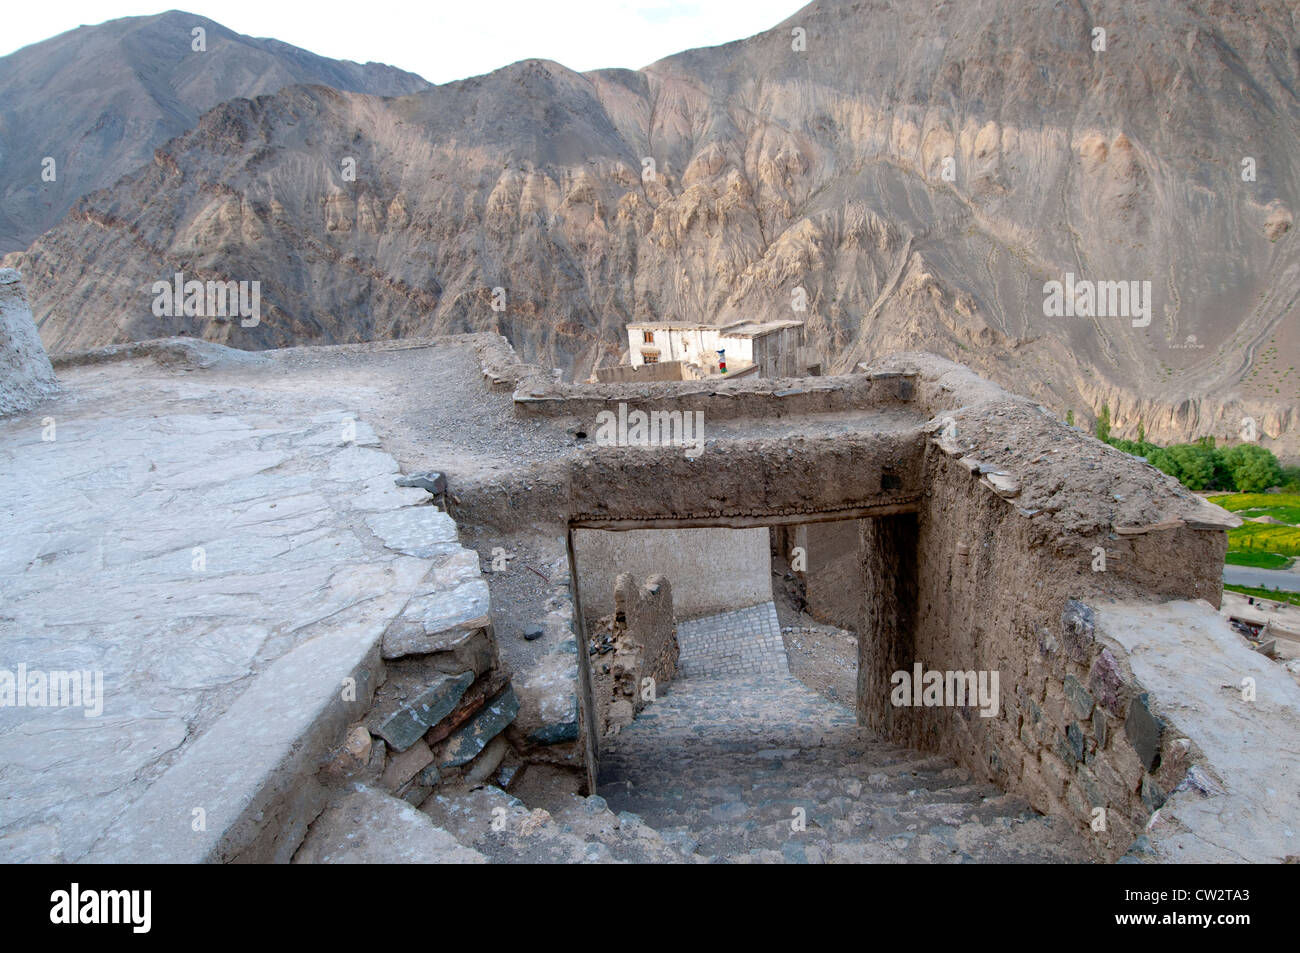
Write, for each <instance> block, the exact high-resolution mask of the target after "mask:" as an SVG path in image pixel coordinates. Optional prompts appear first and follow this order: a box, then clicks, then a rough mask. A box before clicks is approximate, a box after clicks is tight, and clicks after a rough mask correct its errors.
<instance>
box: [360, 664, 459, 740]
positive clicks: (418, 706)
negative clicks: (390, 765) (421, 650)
mask: <svg viewBox="0 0 1300 953" xmlns="http://www.w3.org/2000/svg"><path fill="white" fill-rule="evenodd" d="M473 681H474V673H473V672H464V673H462V674H460V675H440V676H438V677H437V678H435V679H434V680H433V683H432V684H430V685H429V686H428V687H427V688H425V689H424V690H423V691H422V692H420V693H419V694H417V695H416V696H415V697H414V698H412V699H411V700H410V701H407V702H403V703H401V704H400V705H399V706H398V708H397V710H396V711H395V712H393V713H392V714H391V715H389V716H388V717H386V718H384V719H383V720H382V721H381V723H380V724H379V726H378V728H377V729H376V732H375V733H376V734H378V735H379V736H380V737H381V738H383V739H384V740H385V741H386V742H388V746H389V747H390V748H392V749H394V750H395V751H405V750H406V749H407V748H409V747H411V745H413V744H415V743H416V742H417V741H419V740H420V738H421V737H422V736H423V735H424V733H425V732H426V731H428V730H429V729H430V728H432V727H433V726H434V725H436V724H438V722H440V721H442V720H443V719H444V718H446V717H447V716H448V715H449V714H451V710H452V709H453V708H455V707H456V703H457V702H459V701H460V700H461V698H463V697H464V695H465V689H467V688H469V686H470V684H471V683H472V682H473Z"/></svg>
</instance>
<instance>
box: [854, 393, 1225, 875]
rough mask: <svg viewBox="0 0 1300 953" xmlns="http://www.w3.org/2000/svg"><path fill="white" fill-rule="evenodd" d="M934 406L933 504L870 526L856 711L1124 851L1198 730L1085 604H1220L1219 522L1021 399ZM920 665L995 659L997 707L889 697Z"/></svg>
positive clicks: (944, 667)
mask: <svg viewBox="0 0 1300 953" xmlns="http://www.w3.org/2000/svg"><path fill="white" fill-rule="evenodd" d="M972 377H973V375H972ZM981 383H982V382H981ZM972 384H973V382H972ZM954 385H956V386H954ZM962 386H964V385H963V382H961V381H960V380H957V379H956V378H950V379H949V381H948V386H947V388H946V389H944V388H939V389H936V391H935V392H934V393H935V394H936V395H937V396H938V395H941V396H942V398H943V399H944V400H948V401H952V402H953V403H956V402H958V401H963V397H967V396H974V395H963V394H962V393H961V388H962ZM975 386H978V385H975ZM1003 396H1005V395H1003ZM963 403H964V402H963ZM935 410H936V412H937V414H936V416H938V417H940V419H941V420H942V419H946V420H947V421H948V424H947V425H946V429H947V430H948V431H949V432H948V433H947V434H941V435H940V436H938V437H936V438H935V439H933V440H932V441H931V442H930V444H929V446H928V449H927V453H926V460H925V473H924V483H925V486H926V488H927V491H926V497H925V501H924V505H923V506H922V507H921V509H920V511H919V512H918V513H917V514H916V515H915V516H911V515H905V516H896V517H888V518H882V519H876V520H864V521H863V523H862V527H863V528H862V537H861V542H862V551H863V554H864V564H863V571H862V579H861V591H862V593H863V605H862V609H861V617H862V622H861V625H860V628H859V631H860V632H862V633H864V637H863V638H862V639H861V640H860V643H859V646H860V649H859V651H860V659H859V696H858V706H859V716H860V720H861V721H862V722H863V723H864V724H866V725H868V726H869V727H871V728H872V729H873V730H874V731H876V732H877V733H879V734H880V735H882V736H883V737H885V738H887V739H888V740H891V741H894V742H897V743H901V744H907V745H910V746H914V747H918V748H921V749H924V750H931V751H938V752H942V753H945V754H948V755H950V756H952V757H955V758H956V759H958V760H959V761H961V762H962V763H964V764H965V765H966V766H967V767H968V768H970V769H971V770H973V771H975V772H977V773H978V774H980V775H982V776H984V777H986V778H989V779H990V780H993V781H995V782H996V783H998V784H999V785H1000V786H1002V787H1004V788H1005V789H1007V790H1009V791H1012V792H1016V793H1019V794H1022V795H1024V796H1025V797H1027V798H1028V799H1029V800H1030V802H1031V803H1032V804H1033V805H1034V807H1035V808H1037V809H1038V810H1040V811H1042V812H1044V813H1048V814H1052V815H1058V816H1065V817H1069V818H1072V819H1073V820H1074V822H1075V823H1076V824H1077V825H1078V826H1079V828H1080V829H1081V830H1082V831H1084V832H1085V833H1086V834H1087V835H1088V842H1089V843H1090V845H1091V846H1092V848H1093V850H1094V853H1095V855H1096V856H1097V857H1099V858H1101V859H1108V860H1109V859H1114V858H1115V857H1117V856H1118V855H1120V854H1122V853H1124V852H1125V851H1127V850H1128V849H1129V848H1130V846H1131V845H1132V844H1133V842H1134V840H1135V838H1136V837H1137V836H1138V835H1139V834H1140V833H1141V832H1142V831H1143V829H1144V827H1145V825H1146V823H1147V821H1148V819H1149V818H1150V816H1151V814H1152V812H1153V811H1155V810H1157V809H1158V808H1159V807H1160V805H1161V804H1162V803H1163V800H1164V798H1165V796H1166V793H1167V792H1168V791H1170V790H1172V789H1173V788H1174V787H1176V786H1177V785H1178V784H1179V783H1180V782H1181V781H1182V780H1183V776H1184V775H1185V774H1186V773H1187V770H1188V768H1189V765H1190V763H1191V761H1190V754H1189V751H1190V746H1189V742H1188V741H1187V739H1186V738H1185V736H1183V735H1182V734H1181V733H1180V732H1179V731H1178V730H1177V728H1175V727H1174V726H1173V725H1172V723H1171V720H1170V718H1169V716H1168V714H1167V713H1164V712H1162V711H1160V710H1159V705H1158V703H1157V702H1156V701H1155V700H1153V699H1152V698H1151V697H1150V696H1149V693H1148V692H1147V691H1146V690H1145V689H1144V688H1143V686H1142V685H1141V684H1140V683H1138V682H1137V680H1135V679H1134V678H1133V677H1132V676H1131V674H1130V673H1129V671H1128V668H1127V663H1126V660H1125V658H1124V653H1123V652H1122V651H1121V650H1120V649H1118V648H1117V647H1115V646H1113V645H1108V644H1107V643H1105V642H1104V641H1103V640H1102V639H1100V638H1098V636H1097V632H1096V623H1095V614H1094V609H1093V606H1095V605H1098V604H1100V603H1101V602H1102V601H1109V600H1113V599H1116V598H1125V597H1127V598H1135V599H1139V600H1145V601H1148V602H1151V603H1155V602H1158V601H1161V600H1168V599H1180V598H1181V599H1204V600H1209V601H1210V602H1211V603H1212V604H1214V605H1217V603H1218V600H1219V595H1220V592H1221V588H1220V587H1221V583H1220V582H1219V567H1220V566H1221V565H1222V560H1223V553H1224V551H1225V548H1226V535H1225V533H1224V532H1223V531H1222V529H1223V524H1222V523H1220V524H1218V525H1217V526H1216V525H1215V522H1214V514H1213V513H1211V512H1209V511H1204V510H1201V509H1200V508H1199V503H1198V501H1195V500H1194V498H1189V497H1190V496H1191V495H1190V494H1187V493H1186V492H1185V491H1183V490H1182V488H1181V487H1178V486H1177V485H1176V484H1173V482H1172V481H1169V480H1168V479H1167V478H1164V477H1163V475H1160V474H1158V473H1157V472H1156V471H1154V470H1150V468H1146V467H1144V466H1143V465H1142V464H1141V463H1139V462H1138V461H1136V460H1134V459H1133V458H1129V457H1112V456H1111V455H1110V452H1109V451H1110V448H1106V447H1103V445H1101V444H1100V443H1098V442H1096V441H1093V440H1092V439H1091V438H1087V437H1083V436H1082V435H1079V434H1076V433H1073V432H1071V431H1069V429H1068V428H1066V427H1064V425H1061V424H1059V423H1057V422H1055V421H1054V420H1051V419H1049V418H1047V417H1046V416H1045V415H1042V414H1040V413H1038V412H1037V411H1036V409H1035V408H1034V407H1033V405H1031V404H1029V403H1028V402H1027V401H1026V402H1018V401H1010V402H999V403H997V404H996V405H989V404H987V403H986V404H985V406H983V407H981V406H980V405H979V402H978V401H975V402H973V404H964V406H963V407H962V408H961V409H960V410H954V411H953V413H952V416H946V415H945V414H944V411H945V408H944V407H943V405H942V404H940V405H939V406H938V407H936V408H935ZM954 430H955V434H954V433H953V431H954ZM995 434H996V436H995ZM1072 444H1073V446H1072ZM989 461H992V462H991V463H990V462H989ZM1013 461H1014V462H1013ZM1053 471H1055V472H1053ZM1148 471H1149V472H1148ZM1072 484H1073V486H1072ZM1099 553H1100V554H1104V561H1099V559H1098V554H1099ZM918 664H919V665H920V666H922V670H923V672H927V673H928V672H932V671H938V672H944V673H947V672H974V673H988V675H989V676H991V674H992V673H997V675H998V693H997V694H998V703H997V706H996V710H995V711H991V712H990V717H984V716H982V715H981V712H980V711H979V709H978V708H977V707H974V706H970V705H967V706H954V705H951V704H937V705H927V704H924V703H923V704H920V705H906V704H898V700H899V699H898V698H897V697H894V698H891V692H892V691H893V689H894V688H895V687H896V686H897V683H896V682H894V681H892V679H893V676H894V673H899V672H902V673H908V675H909V676H910V675H911V673H912V672H913V670H914V667H915V666H916V665H918ZM906 681H908V682H911V678H908V679H906ZM1167 702H1168V700H1165V703H1166V704H1167ZM1097 808H1101V809H1103V810H1104V812H1105V814H1104V819H1105V825H1106V826H1105V829H1104V830H1098V829H1096V828H1095V827H1094V826H1093V825H1094V822H1095V817H1096V815H1095V814H1094V811H1095V809H1097Z"/></svg>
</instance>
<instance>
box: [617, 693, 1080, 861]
mask: <svg viewBox="0 0 1300 953" xmlns="http://www.w3.org/2000/svg"><path fill="white" fill-rule="evenodd" d="M599 793H600V795H601V796H602V797H603V798H604V799H605V800H606V801H607V802H608V805H609V808H610V810H612V811H615V812H619V814H620V816H626V815H627V814H632V815H635V816H636V817H637V818H639V819H640V820H642V821H644V823H645V824H647V825H649V826H650V827H651V828H654V829H655V830H656V831H658V832H659V833H660V834H661V835H662V836H663V837H664V838H665V839H669V840H671V841H672V842H673V843H675V844H677V845H684V846H685V848H686V849H687V850H692V849H693V852H694V854H695V855H697V856H700V857H703V858H705V859H708V860H712V861H718V862H732V863H754V862H761V863H771V862H775V863H781V862H787V863H807V862H812V863H819V862H832V863H843V862H849V863H852V862H869V863H882V862H884V863H888V862H895V863H900V862H901V863H963V862H967V863H968V862H1025V863H1045V862H1062V861H1082V860H1084V859H1086V854H1085V852H1084V848H1083V845H1082V842H1081V841H1080V839H1079V835H1078V834H1077V833H1076V832H1075V831H1074V830H1073V828H1072V826H1071V825H1069V824H1068V823H1067V822H1065V821H1064V820H1062V819H1052V818H1047V817H1043V816H1041V815H1039V814H1037V813H1036V812H1034V811H1033V810H1032V809H1031V808H1030V807H1029V806H1028V804H1027V803H1026V802H1025V801H1024V800H1022V799H1020V798H1018V797H1014V796H1011V795H1007V794H1005V793H1003V792H1002V791H1001V790H999V789H998V788H997V787H995V786H993V785H991V784H986V783H978V782H974V781H972V779H971V777H970V775H969V774H968V773H967V772H966V771H965V770H964V769H962V768H959V767H957V766H956V765H955V764H953V763H952V762H951V761H949V760H947V759H946V758H942V757H937V756H932V755H926V754H923V753H920V752H917V751H913V750H911V749H908V748H903V747H899V746H896V745H890V744H883V743H880V742H877V741H872V740H871V739H870V738H868V737H866V735H865V733H864V732H862V731H861V730H860V729H859V728H858V727H857V726H856V724H855V719H854V715H853V713H852V712H850V711H848V710H847V709H845V708H843V707H841V706H839V705H836V704H834V703H833V702H830V701H828V700H826V699H824V698H822V697H821V696H819V695H817V694H815V693H813V692H811V691H809V690H808V689H807V688H806V687H805V686H804V685H803V684H802V683H801V682H799V681H797V680H796V679H795V678H793V677H792V676H789V675H788V674H780V673H764V674H752V675H743V676H704V677H693V678H691V677H688V678H683V679H679V680H677V681H674V682H673V683H672V685H670V686H669V687H668V688H667V689H666V690H665V691H663V692H662V693H661V694H660V696H659V698H658V700H657V701H656V702H655V703H654V704H652V705H650V706H649V707H648V708H646V710H645V711H643V712H642V713H641V714H640V715H639V716H638V717H637V719H636V721H635V722H634V723H633V724H631V725H629V726H627V727H625V728H623V729H622V731H621V733H620V734H618V735H617V736H616V737H613V738H609V739H606V740H605V742H604V743H603V744H602V746H601V762H600V777H599ZM801 820H802V821H803V822H804V824H803V826H804V829H802V830H795V829H794V828H795V827H796V826H799V824H798V822H799V821H801Z"/></svg>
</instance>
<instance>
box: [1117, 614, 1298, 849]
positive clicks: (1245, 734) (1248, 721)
mask: <svg viewBox="0 0 1300 953" xmlns="http://www.w3.org/2000/svg"><path fill="white" fill-rule="evenodd" d="M1097 632H1098V635H1099V636H1101V637H1106V638H1109V639H1113V640H1115V642H1117V643H1119V644H1120V646H1122V647H1123V649H1124V651H1125V652H1126V653H1127V657H1128V662H1129V665H1130V666H1131V667H1132V670H1133V676H1134V677H1135V678H1136V679H1137V680H1138V681H1139V682H1140V683H1141V684H1142V685H1143V687H1144V688H1146V689H1147V692H1148V695H1147V697H1146V698H1144V699H1143V700H1142V701H1141V703H1140V704H1139V703H1137V702H1135V705H1137V707H1138V710H1136V711H1133V712H1130V713H1129V719H1130V722H1129V723H1130V724H1131V725H1132V727H1131V728H1130V727H1128V725H1126V730H1128V731H1129V732H1130V735H1132V734H1134V733H1135V732H1136V733H1137V734H1138V736H1139V738H1143V739H1146V738H1149V737H1154V736H1156V733H1157V722H1156V719H1155V716H1154V715H1153V714H1152V713H1151V712H1150V711H1149V708H1151V707H1155V708H1158V709H1159V710H1160V711H1161V713H1162V714H1164V715H1166V716H1167V717H1168V719H1169V721H1170V722H1172V724H1173V725H1174V726H1176V727H1177V730H1178V732H1179V733H1180V735H1182V736H1185V737H1187V738H1188V739H1190V740H1191V741H1192V743H1193V744H1195V745H1196V747H1197V748H1199V749H1200V751H1201V752H1202V753H1203V755H1204V760H1203V761H1202V762H1198V763H1196V764H1194V765H1193V766H1192V769H1191V770H1190V771H1189V772H1188V780H1187V781H1185V782H1184V783H1183V784H1181V785H1179V787H1178V788H1176V789H1175V790H1174V791H1173V792H1172V793H1171V794H1170V796H1169V798H1168V800H1166V801H1165V802H1164V803H1163V805H1162V806H1160V810H1159V812H1158V813H1157V814H1156V815H1155V816H1154V817H1153V818H1152V820H1151V822H1150V829H1149V830H1148V831H1147V832H1146V842H1147V843H1146V846H1145V853H1142V854H1138V855H1136V859H1138V860H1149V861H1156V862H1169V863H1191V864H1194V863H1279V862H1281V861H1284V860H1285V859H1286V858H1287V857H1289V856H1300V752H1297V751H1296V750H1295V747H1294V739H1296V738H1300V685H1297V684H1296V683H1295V681H1294V680H1292V678H1291V677H1290V675H1289V674H1288V673H1287V671H1286V669H1284V668H1283V667H1282V666H1281V665H1279V664H1278V663H1277V662H1274V661H1272V660H1271V659H1268V658H1265V657H1264V656H1262V655H1260V654H1259V653H1257V652H1255V651H1252V650H1251V648H1250V647H1249V646H1248V645H1247V644H1246V642H1245V640H1244V639H1242V638H1241V636H1239V635H1237V633H1236V632H1234V631H1233V630H1232V629H1231V628H1230V627H1229V625H1228V623H1227V620H1226V619H1224V618H1223V617H1222V616H1220V615H1219V614H1218V612H1217V611H1215V609H1214V608H1212V607H1211V606H1210V605H1209V604H1208V603H1204V602H1181V601H1180V602H1169V603H1165V604H1162V605H1155V606H1150V605H1110V606H1100V607H1098V609H1097ZM1247 679H1249V680H1250V681H1249V682H1248V683H1247V682H1246V681H1245V680H1247ZM1247 686H1249V687H1250V688H1252V689H1253V691H1243V689H1244V688H1245V687H1247ZM1159 730H1162V731H1163V730H1165V726H1164V725H1163V723H1161V724H1160V725H1159Z"/></svg>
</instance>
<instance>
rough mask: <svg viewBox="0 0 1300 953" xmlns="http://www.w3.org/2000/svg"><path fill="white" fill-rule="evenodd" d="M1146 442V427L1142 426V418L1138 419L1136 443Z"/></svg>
mask: <svg viewBox="0 0 1300 953" xmlns="http://www.w3.org/2000/svg"><path fill="white" fill-rule="evenodd" d="M1146 442H1147V428H1146V427H1143V426H1142V420H1141V419H1140V418H1139V419H1138V443H1146Z"/></svg>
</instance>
